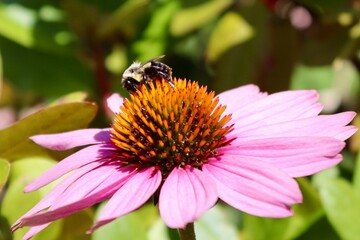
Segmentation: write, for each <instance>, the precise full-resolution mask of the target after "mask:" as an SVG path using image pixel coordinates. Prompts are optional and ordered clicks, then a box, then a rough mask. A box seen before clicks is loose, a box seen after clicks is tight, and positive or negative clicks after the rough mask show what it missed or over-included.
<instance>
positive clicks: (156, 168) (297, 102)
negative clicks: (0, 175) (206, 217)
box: [12, 80, 357, 239]
mask: <svg viewBox="0 0 360 240" xmlns="http://www.w3.org/2000/svg"><path fill="white" fill-rule="evenodd" d="M162 84H164V83H162ZM165 84H166V83H165ZM175 84H176V89H175V90H174V89H171V88H167V87H166V86H164V85H161V86H159V85H157V89H156V91H151V90H146V88H143V91H146V93H144V92H143V93H142V94H140V93H139V95H137V94H135V96H132V101H128V100H123V99H122V98H121V97H120V96H119V95H116V94H115V95H112V96H111V97H110V98H109V99H108V106H109V108H111V109H112V111H113V112H114V113H116V116H117V117H116V119H115V121H114V123H113V127H112V128H107V129H83V130H77V131H72V132H66V133H60V134H49V135H38V136H34V137H32V138H31V139H32V140H33V141H34V142H36V143H37V144H39V145H41V146H44V147H46V148H49V149H53V150H66V149H70V148H74V147H78V146H85V145H90V146H87V147H86V148H84V149H82V150H80V151H78V152H76V153H74V154H72V155H70V156H69V157H67V158H65V159H64V160H62V161H60V162H59V163H58V164H57V165H56V166H54V167H53V168H51V169H49V170H48V171H47V172H45V173H44V174H43V175H41V176H40V177H38V178H37V179H36V180H34V181H33V182H31V183H30V184H29V185H28V186H27V187H26V189H25V191H26V192H31V191H34V190H37V189H39V188H41V187H43V186H45V185H47V184H48V183H50V182H52V181H54V180H56V179H58V178H60V177H62V176H63V175H65V174H67V173H69V172H71V171H72V173H71V175H68V176H66V178H65V179H64V180H62V181H61V182H60V183H59V184H58V185H57V186H56V187H55V188H54V189H53V190H52V191H51V192H50V193H49V194H48V195H47V196H45V197H44V198H43V199H42V200H41V201H40V202H39V203H38V204H37V205H36V206H35V207H34V208H33V209H31V210H30V211H29V212H27V213H26V214H25V215H24V216H22V217H21V218H20V219H19V220H18V221H17V222H16V223H15V224H14V225H13V227H12V230H13V231H14V230H16V229H18V228H20V227H23V226H31V227H32V228H31V229H30V231H29V232H28V233H27V234H26V235H25V236H24V239H29V238H30V237H32V236H33V235H34V234H36V233H38V232H39V231H41V230H42V229H44V228H45V227H46V226H48V224H50V223H51V222H53V221H55V220H57V219H60V218H63V217H66V216H68V215H70V214H72V213H75V212H77V211H80V210H82V209H85V208H88V207H90V206H92V205H94V204H96V203H99V202H101V201H104V200H105V199H109V198H110V200H109V202H108V203H107V204H106V206H105V208H104V209H103V210H102V212H101V214H100V216H99V218H98V219H97V220H96V222H95V223H94V225H93V227H92V228H91V229H90V230H89V232H92V231H93V230H95V229H96V228H98V227H100V226H102V225H104V224H106V223H109V222H111V221H113V220H115V219H116V218H119V217H121V216H123V215H125V214H128V213H130V212H132V211H134V210H136V209H138V208H139V207H141V206H142V205H143V204H144V203H145V202H146V201H147V200H149V198H150V197H151V196H153V195H154V194H159V195H158V196H156V197H158V199H159V200H158V204H159V210H160V215H161V217H162V219H163V220H164V222H165V223H166V225H168V226H169V227H171V228H184V227H185V226H186V225H187V224H188V223H191V222H194V221H195V220H197V219H198V218H199V217H200V216H201V215H202V214H203V213H204V212H206V211H207V210H208V209H209V208H211V207H212V206H213V205H214V204H215V203H216V201H217V199H218V198H220V199H221V200H223V201H224V202H226V203H227V204H229V205H231V206H233V207H234V208H237V209H239V210H241V211H244V212H247V213H249V214H253V215H256V216H262V217H274V218H282V217H288V216H291V215H292V214H293V212H292V210H291V208H290V206H291V205H293V204H297V203H300V202H301V201H302V195H301V192H300V189H299V187H298V184H297V182H296V181H295V180H294V179H293V178H295V177H302V176H307V175H311V174H314V173H317V172H319V171H322V170H324V169H326V168H329V167H332V166H334V165H336V164H338V163H339V162H340V161H341V160H342V156H341V155H340V151H341V150H342V149H343V148H344V146H345V143H344V140H346V139H347V138H349V137H350V136H351V135H353V134H354V133H355V132H356V131H357V128H356V127H354V126H346V125H347V124H349V122H350V121H351V120H352V119H353V118H354V116H355V113H354V112H344V113H340V114H334V115H320V116H319V113H320V111H321V109H322V106H321V104H319V103H318V102H317V101H318V94H317V92H316V91H308V90H304V91H286V92H280V93H276V94H271V95H267V94H266V93H261V92H259V89H258V87H256V86H254V85H247V86H243V87H239V88H236V89H233V90H230V91H226V92H223V93H221V94H219V95H218V98H219V99H218V100H217V99H216V98H213V96H214V95H213V93H207V92H206V89H205V88H200V87H198V85H197V83H195V82H193V83H191V82H186V81H181V80H176V82H175ZM202 89H205V90H204V91H205V93H202V92H201V91H202ZM152 90H154V89H152ZM169 92H170V93H171V94H169ZM152 94H153V95H152ZM201 94H202V95H201ZM150 95H151V96H150ZM174 95H175V97H174ZM197 96H199V97H197ZM172 97H173V98H172ZM190 98H191V99H190ZM153 99H156V101H157V102H156V101H155V100H154V101H153ZM169 99H170V100H169ZM209 99H210V100H209ZM174 101H175V102H174ZM176 101H178V102H176ZM217 101H219V103H220V104H222V105H226V106H227V107H226V109H225V108H224V107H221V105H219V104H218V102H217ZM143 102H146V103H143ZM178 103H181V104H183V105H182V106H181V105H179V104H178ZM187 103H189V106H185V105H186V104H187ZM142 104H144V105H142ZM169 104H173V105H169ZM148 106H150V108H147V107H148ZM191 108H192V109H191ZM152 109H155V110H154V111H153V110H152ZM159 109H160V110H159ZM169 109H170V110H169ZM189 109H190V110H189ZM137 111H138V112H137ZM161 111H162V112H161ZM171 111H173V112H175V114H173V113H171ZM134 112H135V113H134ZM131 114H134V116H130V115H131ZM201 114H203V115H201ZM230 114H231V117H230ZM130 118H131V119H132V120H131V119H130ZM159 118H160V119H159ZM129 119H130V120H129ZM151 119H152V120H151ZM151 121H153V122H151ZM178 123H180V125H181V124H182V123H183V125H181V126H182V127H183V131H182V133H183V135H182V133H180V134H179V132H181V129H180V130H179V124H178ZM146 126H148V129H146ZM181 126H180V128H181ZM186 126H187V128H188V130H187V131H186V130H184V128H186ZM199 126H200V127H199ZM208 126H210V128H208ZM140 129H142V130H143V131H142V130H140ZM126 134H128V135H126ZM132 134H135V135H134V136H133V135H132ZM175 134H176V137H175ZM150 143H151V144H150ZM172 144H173V145H172ZM192 144H195V145H196V146H195V145H192ZM149 146H151V147H149ZM193 146H194V147H193ZM193 148H194V149H193ZM126 156H128V158H127V157H126ZM159 156H160V157H159ZM161 156H162V157H163V158H161Z"/></svg>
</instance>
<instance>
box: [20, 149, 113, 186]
mask: <svg viewBox="0 0 360 240" xmlns="http://www.w3.org/2000/svg"><path fill="white" fill-rule="evenodd" d="M111 149H112V148H111V147H110V146H109V145H101V144H98V145H94V146H90V147H87V148H84V149H82V150H80V151H78V152H76V153H74V154H72V155H70V156H69V157H67V158H65V159H63V160H62V161H60V162H59V163H58V164H56V165H55V166H54V167H52V168H50V169H49V170H47V171H46V172H45V173H43V174H42V175H40V176H39V177H38V178H37V179H35V180H34V181H32V182H31V183H30V184H29V185H27V186H26V187H25V192H32V191H35V190H37V189H39V188H41V187H43V186H45V185H47V184H49V183H51V182H52V181H54V180H56V179H58V178H60V177H61V176H63V175H64V174H66V173H68V172H70V171H72V170H74V169H77V168H79V167H81V166H83V165H85V164H88V163H91V162H94V161H101V160H102V159H106V157H107V155H109V153H110V152H109V151H110V150H111Z"/></svg>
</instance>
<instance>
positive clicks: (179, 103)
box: [111, 79, 232, 175]
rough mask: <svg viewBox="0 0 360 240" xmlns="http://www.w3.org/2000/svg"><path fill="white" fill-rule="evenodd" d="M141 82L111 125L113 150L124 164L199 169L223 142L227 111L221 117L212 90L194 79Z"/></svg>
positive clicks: (226, 131) (169, 168) (163, 169)
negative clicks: (170, 81) (170, 83)
mask: <svg viewBox="0 0 360 240" xmlns="http://www.w3.org/2000/svg"><path fill="white" fill-rule="evenodd" d="M174 85H175V87H174V88H172V87H171V86H170V85H169V84H168V83H167V82H166V81H165V80H162V81H157V82H155V83H152V82H151V83H150V84H149V85H143V86H141V87H140V88H139V90H138V91H136V92H134V93H133V94H132V95H131V96H130V97H131V101H130V100H128V99H126V100H125V101H124V104H123V106H121V108H120V113H118V114H117V115H116V117H115V120H114V123H113V125H112V129H111V139H112V142H113V143H114V144H115V145H116V146H117V147H118V151H117V152H116V153H115V154H116V156H117V158H118V159H121V161H122V163H124V164H126V165H133V164H136V165H138V167H149V166H156V167H157V168H159V169H160V170H161V171H162V172H163V173H164V174H165V175H166V172H168V173H169V172H170V171H171V170H172V169H173V168H175V167H183V166H186V165H191V166H192V167H196V168H199V169H201V166H202V165H203V164H204V163H206V162H207V159H208V158H210V157H214V156H216V155H217V151H216V150H217V149H218V148H219V147H222V146H224V145H227V144H229V143H230V142H231V141H232V140H231V139H227V138H226V134H227V133H228V132H229V131H231V129H232V125H226V124H227V123H228V122H229V121H230V119H231V116H230V115H226V116H222V114H223V112H224V110H225V108H226V106H222V105H219V99H218V98H214V96H215V93H214V92H207V89H206V87H203V86H202V87H200V86H199V85H198V83H197V82H191V81H187V80H181V79H174Z"/></svg>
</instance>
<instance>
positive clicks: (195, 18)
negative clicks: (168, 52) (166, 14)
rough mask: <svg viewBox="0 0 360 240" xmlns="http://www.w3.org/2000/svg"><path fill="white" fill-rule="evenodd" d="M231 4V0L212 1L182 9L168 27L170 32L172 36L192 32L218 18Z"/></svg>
mask: <svg viewBox="0 0 360 240" xmlns="http://www.w3.org/2000/svg"><path fill="white" fill-rule="evenodd" d="M232 3H233V1H231V0H212V1H205V2H204V3H203V4H200V5H197V6H195V7H191V8H186V9H183V10H181V11H179V12H178V13H177V14H176V15H175V16H174V18H173V20H172V22H171V25H170V32H171V33H172V34H173V35H174V36H182V35H185V34H187V33H189V32H191V31H194V30H196V29H198V28H200V27H202V26H203V25H204V24H206V23H207V22H208V21H209V20H211V19H213V18H215V17H216V16H218V15H219V14H220V13H221V12H223V11H224V10H225V9H226V8H227V7H229V6H230V5H231V4H232Z"/></svg>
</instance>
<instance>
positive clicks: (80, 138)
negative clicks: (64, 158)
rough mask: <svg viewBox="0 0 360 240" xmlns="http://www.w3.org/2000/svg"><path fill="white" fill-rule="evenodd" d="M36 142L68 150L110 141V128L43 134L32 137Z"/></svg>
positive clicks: (53, 148) (59, 149) (47, 146)
mask: <svg viewBox="0 0 360 240" xmlns="http://www.w3.org/2000/svg"><path fill="white" fill-rule="evenodd" d="M30 139H31V140H33V141H34V142H35V143H36V144H38V145H41V146H43V147H45V148H48V149H52V150H57V151H61V150H67V149H71V148H74V147H79V146H85V145H90V144H98V143H107V142H109V141H110V131H109V129H106V128H105V129H99V128H89V129H81V130H75V131H70V132H65V133H57V134H42V135H36V136H32V137H30Z"/></svg>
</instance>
